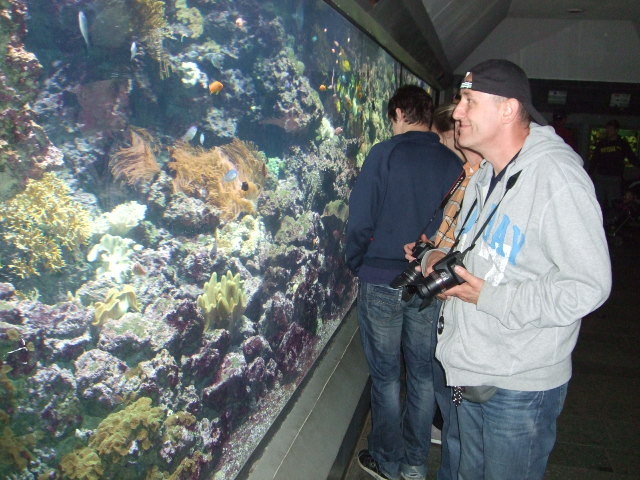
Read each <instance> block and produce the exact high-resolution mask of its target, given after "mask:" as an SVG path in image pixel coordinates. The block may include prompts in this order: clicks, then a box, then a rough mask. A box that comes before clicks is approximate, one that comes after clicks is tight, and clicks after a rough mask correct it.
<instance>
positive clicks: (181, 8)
mask: <svg viewBox="0 0 640 480" xmlns="http://www.w3.org/2000/svg"><path fill="white" fill-rule="evenodd" d="M176 17H178V20H180V22H182V23H183V24H186V25H187V26H188V27H189V30H191V35H190V36H191V38H198V37H199V36H200V35H202V33H203V32H204V19H203V18H202V14H201V13H200V10H198V9H197V8H195V7H192V8H189V7H188V6H187V0H176Z"/></svg>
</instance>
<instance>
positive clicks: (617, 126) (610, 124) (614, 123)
mask: <svg viewBox="0 0 640 480" xmlns="http://www.w3.org/2000/svg"><path fill="white" fill-rule="evenodd" d="M604 126H605V127H613V128H615V129H616V130H620V122H618V120H616V119H615V118H613V119H611V120H609V121H608V122H607V123H605V124H604Z"/></svg>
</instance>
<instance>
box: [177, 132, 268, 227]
mask: <svg viewBox="0 0 640 480" xmlns="http://www.w3.org/2000/svg"><path fill="white" fill-rule="evenodd" d="M171 156H172V157H173V160H174V161H173V162H170V163H169V165H168V166H169V168H170V169H172V170H174V171H175V172H176V177H175V180H174V188H175V190H176V191H180V192H183V193H186V194H187V195H196V194H200V192H201V191H202V190H203V189H204V190H205V191H206V198H205V200H206V201H207V202H208V203H210V204H211V205H214V206H216V207H218V208H219V209H220V211H221V212H222V218H223V219H224V220H232V219H234V218H235V217H237V216H238V214H239V213H241V212H246V213H250V214H253V213H255V205H254V202H253V201H254V200H255V199H256V198H257V197H258V195H260V193H261V192H262V189H263V186H264V183H265V180H266V175H267V169H266V164H265V163H264V160H263V159H262V155H261V154H260V153H259V152H258V150H257V148H256V147H255V146H254V145H253V144H252V143H249V142H243V141H241V140H238V139H234V140H233V142H231V143H229V144H227V145H223V146H221V147H214V148H212V149H208V150H206V149H203V148H201V147H192V146H190V145H187V144H185V143H180V144H178V145H177V146H176V147H175V148H174V149H173V150H172V152H171ZM231 170H236V171H237V177H236V178H232V179H228V177H226V175H227V174H228V173H229V172H230V171H231Z"/></svg>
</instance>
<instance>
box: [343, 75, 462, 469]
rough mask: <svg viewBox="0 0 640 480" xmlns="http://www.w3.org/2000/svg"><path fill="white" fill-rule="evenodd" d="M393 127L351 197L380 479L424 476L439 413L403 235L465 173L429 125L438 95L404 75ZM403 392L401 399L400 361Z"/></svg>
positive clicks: (364, 463) (354, 266)
mask: <svg viewBox="0 0 640 480" xmlns="http://www.w3.org/2000/svg"><path fill="white" fill-rule="evenodd" d="M387 113H388V117H389V119H390V120H391V124H392V127H393V134H394V136H393V137H392V138H391V139H389V140H386V141H383V142H381V143H379V144H377V145H375V146H374V147H373V148H372V149H371V151H370V152H369V155H368V156H367V158H366V160H365V162H364V165H363V167H362V171H361V172H360V175H359V176H358V178H357V181H356V184H355V186H354V188H353V190H352V192H351V198H350V200H349V222H348V226H347V246H346V261H347V265H348V266H349V268H350V269H351V270H352V271H353V272H355V273H356V274H357V276H358V278H359V280H360V290H359V294H358V316H359V322H360V332H361V338H362V343H363V347H364V351H365V355H366V357H367V362H368V364H369V371H370V374H371V380H372V387H371V416H372V430H371V433H370V434H369V437H368V449H367V450H363V451H361V452H360V453H359V454H358V461H359V464H360V466H361V467H362V468H363V469H364V470H365V471H367V472H368V473H369V474H370V475H372V476H373V477H374V478H377V479H391V480H398V479H399V478H401V477H402V478H403V479H410V480H414V479H424V478H425V477H426V471H427V466H426V461H427V456H428V454H429V446H430V438H431V422H432V420H433V415H434V408H435V407H434V402H435V397H434V390H433V376H432V373H431V372H432V368H431V361H432V355H431V353H432V350H433V348H434V346H433V345H431V341H432V340H431V339H432V335H431V322H432V321H433V319H434V318H435V316H436V315H435V314H434V312H432V311H431V308H435V307H436V306H437V302H433V306H428V307H426V308H424V309H422V310H420V309H419V307H420V304H421V302H422V299H421V298H419V297H418V296H417V295H415V296H413V297H411V298H408V296H405V297H404V298H403V289H402V288H397V289H396V288H391V287H390V286H389V284H390V283H391V281H392V280H393V279H394V278H395V277H396V276H397V275H398V274H400V273H402V272H403V271H404V270H405V269H406V268H407V262H406V260H405V256H404V248H403V247H404V245H405V244H407V243H410V242H414V241H416V240H417V239H418V238H419V237H420V235H421V233H425V234H426V235H427V236H428V237H429V238H431V237H432V235H433V234H434V233H435V232H436V229H437V228H438V226H439V225H440V221H441V219H442V210H441V209H440V204H441V203H442V200H443V198H444V197H446V195H447V193H448V192H449V190H450V189H451V187H452V186H453V185H454V184H455V182H456V180H457V179H458V178H459V177H460V175H461V173H462V166H461V163H460V161H459V159H458V157H457V156H456V155H455V154H454V153H453V152H452V151H451V150H449V149H448V148H447V147H445V146H444V145H443V144H442V143H440V139H439V138H438V135H437V134H435V133H431V132H430V131H429V128H430V126H431V119H432V114H433V101H432V99H431V96H430V95H429V94H428V93H427V92H426V91H425V90H424V89H422V88H420V87H418V86H413V85H406V86H402V87H400V88H398V89H397V90H396V91H395V93H394V94H393V96H392V97H391V99H390V100H389V104H388V109H387ZM402 358H404V363H405V367H406V392H407V393H406V399H405V401H404V405H402V404H401V401H400V381H401V363H402Z"/></svg>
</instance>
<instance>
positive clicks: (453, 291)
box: [443, 265, 485, 305]
mask: <svg viewBox="0 0 640 480" xmlns="http://www.w3.org/2000/svg"><path fill="white" fill-rule="evenodd" d="M454 270H455V272H456V274H457V275H458V276H459V277H460V278H462V279H463V280H464V283H462V284H460V285H456V286H455V287H453V288H450V289H448V290H445V291H444V292H443V293H444V296H445V299H447V300H448V299H449V298H450V297H457V298H459V299H460V300H462V301H464V302H468V303H473V304H475V305H477V304H478V298H480V291H481V290H482V287H484V282H485V281H484V280H483V279H482V278H480V277H476V276H475V275H472V274H471V273H469V271H468V270H467V269H466V268H464V267H461V266H460V265H457V266H456V267H455V268H454Z"/></svg>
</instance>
